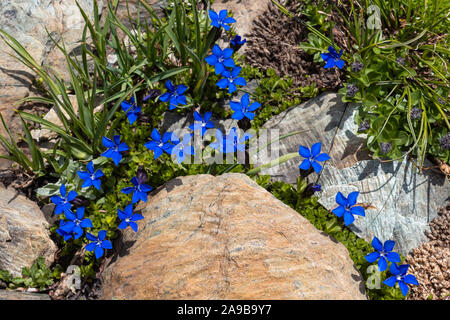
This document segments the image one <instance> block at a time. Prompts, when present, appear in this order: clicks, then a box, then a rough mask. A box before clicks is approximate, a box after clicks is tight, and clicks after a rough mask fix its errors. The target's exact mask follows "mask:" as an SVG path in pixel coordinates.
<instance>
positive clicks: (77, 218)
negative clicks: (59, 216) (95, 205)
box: [60, 207, 93, 239]
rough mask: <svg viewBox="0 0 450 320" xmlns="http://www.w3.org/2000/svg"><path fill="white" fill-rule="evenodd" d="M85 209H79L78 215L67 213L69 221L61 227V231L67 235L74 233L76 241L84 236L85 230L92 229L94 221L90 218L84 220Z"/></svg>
mask: <svg viewBox="0 0 450 320" xmlns="http://www.w3.org/2000/svg"><path fill="white" fill-rule="evenodd" d="M84 210H85V208H84V207H79V208H78V209H77V212H76V214H75V213H73V212H66V213H64V215H65V216H66V218H67V219H68V221H66V222H65V223H64V225H62V226H60V229H62V230H63V231H65V232H67V233H71V232H73V234H74V239H78V238H79V237H81V236H82V235H83V228H92V227H93V225H92V221H91V220H90V219H88V218H86V219H83V218H84Z"/></svg>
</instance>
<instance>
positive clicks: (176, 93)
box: [159, 80, 188, 110]
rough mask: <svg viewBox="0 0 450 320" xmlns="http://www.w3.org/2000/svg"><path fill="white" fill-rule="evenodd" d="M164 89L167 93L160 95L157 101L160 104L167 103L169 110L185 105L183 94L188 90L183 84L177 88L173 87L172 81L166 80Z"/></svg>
mask: <svg viewBox="0 0 450 320" xmlns="http://www.w3.org/2000/svg"><path fill="white" fill-rule="evenodd" d="M166 88H167V90H168V92H166V93H164V94H162V95H161V96H160V97H159V100H161V101H162V102H167V101H169V104H170V105H169V110H173V109H175V108H176V107H177V106H178V105H180V104H181V105H185V104H186V103H187V99H186V96H185V95H183V93H185V92H186V90H187V89H188V87H187V86H185V85H184V84H180V85H178V86H174V85H173V83H172V81H170V80H167V82H166Z"/></svg>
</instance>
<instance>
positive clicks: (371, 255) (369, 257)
mask: <svg viewBox="0 0 450 320" xmlns="http://www.w3.org/2000/svg"><path fill="white" fill-rule="evenodd" d="M379 257H380V253H378V252H376V251H375V252H372V253H369V254H368V255H367V256H365V257H364V258H365V259H366V260H367V262H369V263H373V262H375V261H377V259H378V258H379Z"/></svg>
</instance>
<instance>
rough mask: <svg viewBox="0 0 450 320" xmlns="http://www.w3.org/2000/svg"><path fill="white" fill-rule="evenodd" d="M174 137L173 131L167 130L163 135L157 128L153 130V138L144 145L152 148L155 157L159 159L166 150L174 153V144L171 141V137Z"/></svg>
mask: <svg viewBox="0 0 450 320" xmlns="http://www.w3.org/2000/svg"><path fill="white" fill-rule="evenodd" d="M171 137H172V132H166V133H164V134H163V136H162V137H161V134H160V133H159V132H158V130H157V129H153V131H152V140H150V141H149V142H146V143H144V146H145V147H146V148H147V149H149V150H152V151H153V153H154V158H155V159H158V158H159V157H160V156H161V155H162V154H163V153H164V151H165V152H166V153H168V154H171V153H172V149H173V147H174V146H173V144H172V143H171V142H170V138H171Z"/></svg>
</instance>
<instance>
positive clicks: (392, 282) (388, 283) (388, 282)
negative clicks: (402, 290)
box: [383, 276, 397, 287]
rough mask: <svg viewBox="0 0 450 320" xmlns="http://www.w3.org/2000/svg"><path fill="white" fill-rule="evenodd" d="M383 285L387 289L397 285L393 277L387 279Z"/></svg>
mask: <svg viewBox="0 0 450 320" xmlns="http://www.w3.org/2000/svg"><path fill="white" fill-rule="evenodd" d="M383 283H384V284H385V285H387V286H389V287H393V286H395V284H396V283H397V278H396V277H395V276H392V277H389V278H387V279H386V280H384V281H383Z"/></svg>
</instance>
